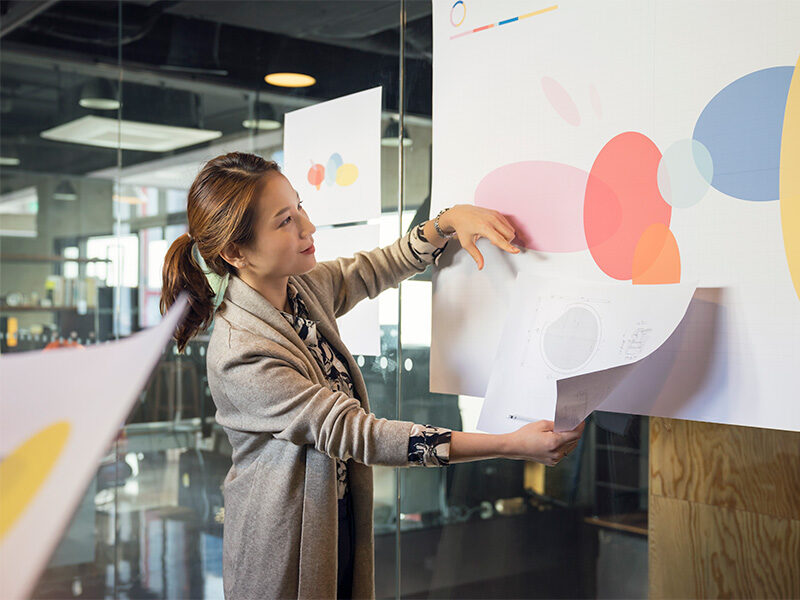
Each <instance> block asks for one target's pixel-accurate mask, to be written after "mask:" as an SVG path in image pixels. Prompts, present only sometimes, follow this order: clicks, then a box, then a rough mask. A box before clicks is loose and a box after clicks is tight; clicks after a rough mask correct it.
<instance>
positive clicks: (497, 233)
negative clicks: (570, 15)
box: [439, 204, 520, 270]
mask: <svg viewBox="0 0 800 600" xmlns="http://www.w3.org/2000/svg"><path fill="white" fill-rule="evenodd" d="M439 226H440V227H441V228H442V229H443V230H445V231H455V233H456V235H457V236H458V241H459V242H461V246H462V248H464V250H466V251H467V252H469V254H470V256H472V258H473V259H475V262H476V263H477V265H478V269H479V270H480V269H483V255H482V254H481V253H480V251H479V250H478V247H477V246H476V245H475V242H476V241H477V240H478V238H482V237H485V238H487V239H488V240H489V241H490V242H492V244H494V245H495V246H497V247H498V248H500V249H501V250H505V251H506V252H510V253H512V254H518V253H519V251H520V250H519V248H517V247H516V246H512V245H511V240H513V239H514V237H516V232H515V230H514V227H513V226H512V225H511V223H510V222H509V220H508V219H507V218H506V217H505V216H503V215H502V214H501V213H499V212H497V211H496V210H491V209H489V208H481V207H480V206H473V205H471V204H456V205H455V206H453V207H452V208H450V209H449V210H448V211H447V212H445V213H444V214H443V215H442V216H441V217H440V218H439Z"/></svg>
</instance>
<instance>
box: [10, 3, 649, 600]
mask: <svg viewBox="0 0 800 600" xmlns="http://www.w3.org/2000/svg"><path fill="white" fill-rule="evenodd" d="M15 4H16V3H15ZM22 4H24V3H22ZM31 5H36V3H31ZM12 16H13V17H14V25H13V26H12V27H9V28H8V30H6V29H4V33H3V37H2V39H1V40H0V51H1V52H0V83H1V84H2V85H1V87H2V115H1V117H0V118H1V119H2V132H1V133H0V154H1V155H2V163H1V164H0V263H1V266H0V269H2V270H1V271H0V300H2V303H1V304H0V328H1V329H2V337H0V352H2V353H11V352H23V351H34V352H38V351H42V350H44V349H45V347H47V346H51V347H59V346H64V345H70V344H79V345H82V346H86V345H92V344H98V343H102V342H106V341H111V340H118V339H124V338H126V337H127V336H129V335H131V334H134V333H136V332H137V331H139V330H141V329H143V328H148V327H152V326H154V325H156V324H157V323H158V322H159V321H160V319H161V315H160V313H159V310H158V304H159V299H160V289H161V266H162V262H163V259H164V256H165V253H166V250H167V248H168V247H169V245H170V244H171V243H172V242H173V241H174V240H175V239H176V238H177V237H178V236H180V235H182V234H184V233H185V232H186V230H187V215H186V195H187V191H188V188H189V185H190V184H191V181H192V180H193V178H194V176H195V175H196V174H197V171H198V169H199V168H200V166H201V165H202V164H203V163H204V162H205V161H206V160H208V159H210V158H212V157H214V156H217V155H219V154H223V153H225V152H229V151H232V150H242V151H247V152H255V153H258V154H260V155H261V156H264V157H265V158H270V159H273V160H276V161H277V162H278V163H279V164H282V161H283V152H282V148H283V118H284V115H285V113H287V112H289V111H292V110H295V109H298V108H302V107H305V106H311V105H313V104H316V103H319V102H323V101H326V100H330V99H333V98H338V97H340V96H344V95H347V94H350V93H353V92H357V91H361V90H365V89H369V88H372V87H375V86H382V88H383V106H382V123H381V128H382V130H383V134H382V145H381V150H380V152H381V199H380V200H381V215H380V217H379V218H377V219H373V220H370V221H368V223H369V224H374V225H378V226H379V228H380V244H381V245H387V244H389V243H391V242H393V241H394V240H395V239H397V237H398V236H400V235H402V234H403V233H405V232H406V231H408V230H409V229H410V228H411V227H412V226H414V225H416V224H417V223H420V222H422V221H425V220H427V219H429V218H431V217H433V216H435V215H431V214H430V191H431V177H432V172H431V166H432V165H431V148H432V143H433V139H432V114H431V90H432V59H433V57H432V39H431V7H430V3H429V2H422V1H419V2H414V1H405V2H404V1H401V0H397V1H381V2H369V3H367V2H347V3H334V2H249V1H240V2H212V1H209V2H176V3H167V2H155V3H151V2H138V1H125V2H123V1H118V2H88V3H53V4H52V5H49V6H46V7H44V8H42V7H40V10H34V9H33V6H32V7H31V9H30V10H29V12H27V13H25V12H22V13H19V12H17V13H15V14H14V15H12ZM6 18H8V17H7V16H6ZM287 70H295V71H298V72H304V73H308V74H311V75H313V76H314V77H315V78H316V83H315V84H314V85H313V86H310V87H306V88H286V87H278V86H274V85H270V84H268V83H266V82H265V80H264V77H265V75H266V74H268V73H272V72H279V71H287ZM475 168H479V166H476V167H475ZM470 201H471V199H470V198H464V199H463V202H470ZM310 216H311V218H312V220H313V218H314V215H313V214H312V215H310ZM363 223H367V221H364V222H362V224H363ZM348 225H352V224H348ZM331 228H332V227H331V226H327V227H320V228H319V231H320V232H324V231H325V230H326V229H331ZM431 286H432V283H431V269H430V268H429V269H428V270H426V271H425V272H423V273H420V274H418V275H415V276H414V277H412V278H410V279H409V280H407V281H405V282H404V283H402V285H401V286H400V287H399V289H390V290H388V291H386V292H384V293H383V294H382V295H381V296H380V297H379V300H378V302H379V310H378V313H379V326H380V352H379V353H377V354H374V355H372V354H360V355H358V356H357V357H356V358H357V362H358V365H359V367H360V368H361V371H362V374H363V375H364V379H365V381H366V383H367V388H368V393H369V399H370V404H371V408H372V410H373V412H374V413H375V414H376V415H377V416H380V417H387V418H390V419H395V418H400V419H403V420H410V421H414V422H417V423H430V424H433V425H438V426H443V427H449V428H452V429H457V430H464V431H474V430H475V427H476V423H477V417H478V413H479V412H480V408H481V404H482V399H481V398H474V397H469V396H457V395H447V394H432V393H430V392H429V387H428V377H429V359H430V345H431V333H430V331H431V319H432V316H431ZM209 334H210V331H209V332H206V333H204V334H202V335H199V336H198V337H196V338H195V339H193V340H192V341H191V342H190V343H189V345H188V346H187V348H186V350H185V352H184V353H182V354H180V353H178V352H177V347H176V346H175V344H174V343H173V344H170V345H169V347H168V348H167V349H166V351H165V353H164V355H163V357H162V359H161V360H160V362H159V363H158V365H157V366H156V368H155V370H154V372H153V373H152V375H151V377H150V380H149V381H148V384H147V386H146V388H145V389H144V390H143V391H142V392H141V394H140V395H139V398H138V399H137V401H136V403H135V405H134V407H133V408H132V410H131V412H130V414H129V416H128V418H127V420H126V422H125V424H124V426H123V427H121V428H120V430H119V432H118V433H117V436H116V439H115V441H114V442H113V443H112V444H111V445H110V447H109V448H108V451H107V453H106V455H105V456H104V457H103V459H102V461H101V464H100V465H98V467H97V469H96V473H95V476H94V478H93V479H92V482H91V484H90V486H89V487H88V488H87V490H86V492H85V497H84V499H83V500H82V501H81V503H80V505H79V507H78V508H77V510H76V512H75V514H74V516H73V518H72V521H71V523H70V525H69V527H68V528H67V530H66V531H65V533H64V535H63V538H62V540H61V542H60V544H59V546H58V548H57V549H56V551H55V552H54V554H53V555H52V556H51V558H50V562H49V564H48V567H47V569H46V570H45V572H44V573H43V574H42V576H41V578H40V580H39V582H38V584H37V587H36V589H35V591H34V597H41V598H45V597H53V598H55V597H58V598H65V597H114V598H117V597H126V598H221V597H222V564H221V552H222V543H221V542H222V529H223V526H224V518H225V515H224V503H223V498H222V491H221V485H222V480H223V478H224V476H225V474H226V472H227V470H228V468H229V467H230V463H231V459H230V455H231V448H230V445H229V443H228V440H227V437H226V435H225V433H224V432H223V431H222V429H221V428H220V427H219V426H218V425H217V424H216V422H215V419H214V414H215V407H214V404H213V401H212V398H211V395H210V392H209V389H208V383H207V378H206V367H205V354H206V345H207V343H208V339H209ZM453 351H457V349H453ZM647 430H648V427H647V420H646V419H643V418H640V417H631V416H626V415H608V414H601V413H597V414H596V415H595V416H594V417H592V418H591V419H590V422H589V425H588V427H587V430H586V433H585V434H584V438H583V441H582V442H581V445H580V447H579V450H577V451H575V452H573V453H572V454H571V455H570V456H569V457H568V458H567V459H565V460H564V461H562V463H561V464H560V465H559V466H558V467H556V468H544V467H543V466H542V465H539V464H536V463H525V462H521V461H512V460H491V461H481V462H474V463H468V464H459V465H452V466H450V467H448V468H443V469H421V468H420V469H391V468H388V467H375V468H374V476H375V510H374V524H375V559H376V560H375V577H376V582H375V583H376V593H377V595H378V597H381V598H390V597H487V598H489V597H555V596H559V597H566V596H575V597H592V596H597V597H622V596H631V597H637V596H638V597H641V596H642V595H644V594H645V593H646V592H645V587H644V585H645V584H646V581H647V570H646V568H647V562H646V561H647V545H646V544H647V539H646V514H647V470H646V469H647Z"/></svg>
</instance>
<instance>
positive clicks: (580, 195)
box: [475, 161, 588, 252]
mask: <svg viewBox="0 0 800 600" xmlns="http://www.w3.org/2000/svg"><path fill="white" fill-rule="evenodd" d="M587 178H588V174H587V173H586V171H583V170H581V169H578V168H576V167H572V166H570V165H565V164H562V163H556V162H548V161H524V162H517V163H511V164H507V165H503V166H502V167H498V168H497V169H495V170H494V171H492V172H490V173H489V174H488V175H486V176H485V177H484V178H483V179H482V180H481V182H480V183H479V184H478V187H477V188H476V189H475V204H476V205H477V206H482V207H484V208H491V209H494V210H497V211H499V212H501V213H503V214H504V215H506V216H507V217H508V218H509V220H510V221H511V222H512V223H513V225H514V228H515V229H516V230H517V240H518V242H519V243H520V244H521V245H523V246H525V247H526V248H530V249H531V250H540V251H543V252H576V251H578V250H585V249H586V247H587V245H586V236H585V235H584V227H583V221H584V219H583V203H584V192H585V190H586V181H587Z"/></svg>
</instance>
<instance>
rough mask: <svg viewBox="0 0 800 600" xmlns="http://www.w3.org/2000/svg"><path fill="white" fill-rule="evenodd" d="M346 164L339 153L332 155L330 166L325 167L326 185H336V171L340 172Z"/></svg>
mask: <svg viewBox="0 0 800 600" xmlns="http://www.w3.org/2000/svg"><path fill="white" fill-rule="evenodd" d="M343 164H344V161H343V160H342V157H341V156H339V153H338V152H334V153H333V154H331V157H330V158H329V159H328V165H327V166H326V167H325V183H327V184H328V185H333V184H334V183H336V171H338V170H339V167H341V166H342V165H343Z"/></svg>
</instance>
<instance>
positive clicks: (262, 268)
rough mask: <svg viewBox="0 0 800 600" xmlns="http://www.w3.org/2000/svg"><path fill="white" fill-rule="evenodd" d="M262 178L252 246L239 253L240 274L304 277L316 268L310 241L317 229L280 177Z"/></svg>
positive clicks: (283, 179) (270, 174) (262, 276)
mask: <svg viewBox="0 0 800 600" xmlns="http://www.w3.org/2000/svg"><path fill="white" fill-rule="evenodd" d="M265 177H266V180H265V183H264V187H263V191H262V193H261V197H260V198H259V200H258V208H257V212H256V226H255V228H256V230H255V242H254V244H253V245H252V247H251V248H242V250H241V251H242V254H243V256H244V257H245V259H246V260H247V266H246V267H245V268H244V270H245V271H247V272H248V273H249V274H251V275H253V276H255V277H257V278H259V279H260V278H264V277H284V276H287V275H299V274H302V273H306V272H308V271H310V270H311V269H312V268H313V267H314V265H316V264H317V260H316V258H315V257H314V240H313V238H312V237H311V234H312V233H314V232H315V231H316V230H317V228H316V227H314V225H313V224H312V223H311V221H309V220H308V215H306V211H305V209H303V207H302V205H301V202H300V197H299V195H298V193H297V191H296V190H295V189H294V188H293V187H292V184H291V183H289V180H288V179H287V178H286V177H285V176H284V175H282V174H281V173H277V172H271V173H268V174H267V175H265Z"/></svg>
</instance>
